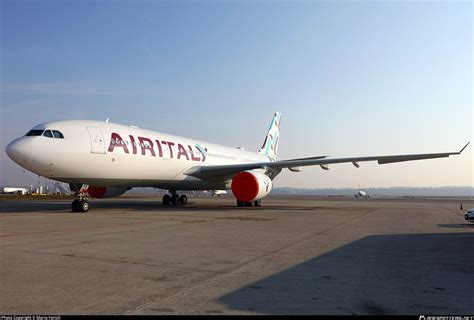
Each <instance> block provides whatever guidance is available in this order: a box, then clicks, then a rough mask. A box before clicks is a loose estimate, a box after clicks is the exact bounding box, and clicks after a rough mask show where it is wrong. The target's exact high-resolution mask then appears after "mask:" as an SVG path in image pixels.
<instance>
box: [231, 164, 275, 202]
mask: <svg viewBox="0 0 474 320" xmlns="http://www.w3.org/2000/svg"><path fill="white" fill-rule="evenodd" d="M231 188H232V193H233V194H234V196H235V197H236V198H237V200H240V201H242V202H251V201H255V200H259V199H262V198H263V197H266V196H267V195H268V194H269V193H270V191H272V188H273V183H272V180H271V179H270V178H269V177H268V176H267V175H266V174H264V173H262V172H259V171H243V172H239V173H237V174H236V175H235V176H234V177H233V178H232V184H231Z"/></svg>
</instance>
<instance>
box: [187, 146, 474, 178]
mask: <svg viewBox="0 0 474 320" xmlns="http://www.w3.org/2000/svg"><path fill="white" fill-rule="evenodd" d="M468 145H469V142H468V143H467V144H466V145H465V146H464V147H463V148H462V149H461V150H460V151H459V152H444V153H424V154H402V155H391V156H369V157H352V158H329V157H327V156H317V157H310V158H300V159H288V160H279V161H274V162H255V163H243V164H230V165H211V166H195V167H191V168H189V169H188V170H186V171H185V172H184V174H186V175H189V176H194V177H197V178H200V179H203V180H214V179H231V178H232V176H233V175H234V174H236V173H239V172H241V171H245V170H253V169H266V170H268V169H275V170H281V169H284V168H295V167H304V166H318V165H319V166H321V168H323V169H325V170H329V167H328V165H330V164H335V163H349V162H351V163H352V164H353V165H354V166H355V167H357V168H358V167H359V164H358V163H359V162H364V161H377V162H378V163H379V164H387V163H395V162H403V161H413V160H425V159H436V158H447V157H449V156H451V155H458V154H461V153H462V152H463V151H464V149H466V147H467V146H468Z"/></svg>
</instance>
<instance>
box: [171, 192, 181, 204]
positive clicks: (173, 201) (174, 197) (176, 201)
mask: <svg viewBox="0 0 474 320" xmlns="http://www.w3.org/2000/svg"><path fill="white" fill-rule="evenodd" d="M171 204H172V205H174V206H175V205H177V204H179V196H178V195H177V194H173V195H172V196H171Z"/></svg>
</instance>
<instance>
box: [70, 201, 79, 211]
mask: <svg viewBox="0 0 474 320" xmlns="http://www.w3.org/2000/svg"><path fill="white" fill-rule="evenodd" d="M71 210H72V212H78V211H79V200H77V199H76V200H74V201H73V202H72V204H71Z"/></svg>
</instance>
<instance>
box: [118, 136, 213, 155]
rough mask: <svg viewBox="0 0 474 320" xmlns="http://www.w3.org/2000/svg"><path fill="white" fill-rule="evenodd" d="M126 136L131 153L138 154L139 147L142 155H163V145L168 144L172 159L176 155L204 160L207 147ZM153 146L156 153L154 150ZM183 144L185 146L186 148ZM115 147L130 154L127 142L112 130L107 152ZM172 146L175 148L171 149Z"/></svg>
mask: <svg viewBox="0 0 474 320" xmlns="http://www.w3.org/2000/svg"><path fill="white" fill-rule="evenodd" d="M128 137H129V138H130V144H131V149H132V154H138V150H137V148H138V147H140V149H141V151H140V154H141V155H142V156H144V155H146V154H147V153H148V154H150V155H151V156H152V157H156V156H158V157H163V149H164V148H163V146H168V148H167V149H168V150H169V152H168V153H169V157H170V158H171V159H173V158H174V156H175V155H176V159H181V158H183V159H186V160H190V161H199V162H204V161H206V153H207V148H202V147H201V146H197V145H196V146H194V148H193V146H191V145H183V144H181V143H176V142H173V141H165V140H158V139H153V140H152V139H150V138H146V137H137V139H135V137H134V136H132V135H129V136H128ZM137 140H138V141H137ZM155 146H156V151H157V153H158V154H157V153H156V152H155ZM185 146H186V147H187V150H186V147H185ZM116 148H121V149H122V150H123V152H125V153H127V154H130V150H129V144H128V142H127V143H126V142H125V141H124V140H123V139H122V137H121V136H120V135H119V134H118V133H116V132H113V133H112V135H111V137H110V145H109V152H114V151H115V149H116ZM173 148H175V149H174V150H173ZM200 149H203V150H200ZM175 150H176V151H177V152H176V153H175V152H174V151H175ZM195 150H196V151H195Z"/></svg>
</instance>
